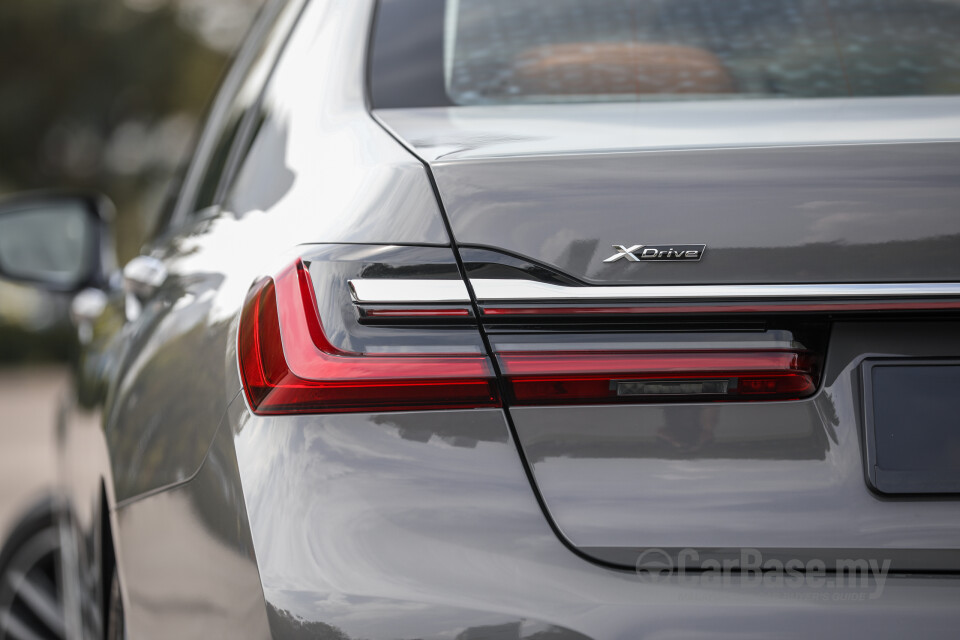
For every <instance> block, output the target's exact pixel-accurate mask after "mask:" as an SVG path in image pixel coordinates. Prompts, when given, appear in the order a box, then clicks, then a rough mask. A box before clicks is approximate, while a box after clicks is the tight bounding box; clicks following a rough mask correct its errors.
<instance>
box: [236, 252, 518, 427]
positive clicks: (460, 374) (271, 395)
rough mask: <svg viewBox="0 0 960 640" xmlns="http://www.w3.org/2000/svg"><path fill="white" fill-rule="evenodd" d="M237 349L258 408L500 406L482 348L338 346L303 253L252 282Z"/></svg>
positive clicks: (298, 410)
mask: <svg viewBox="0 0 960 640" xmlns="http://www.w3.org/2000/svg"><path fill="white" fill-rule="evenodd" d="M238 351H239V359H240V371H241V375H242V377H243V387H244V392H245V393H246V397H247V400H248V401H249V403H250V406H251V408H252V409H253V411H254V412H255V413H259V414H287V413H324V412H358V411H410V410H427V409H461V408H476V407H496V406H500V398H499V394H498V392H497V385H496V380H495V376H494V372H493V368H492V366H491V364H490V361H489V360H488V358H487V357H486V356H484V355H480V354H469V353H468V354H456V353H442V354H422V353H420V354H418V353H383V352H377V353H366V354H361V353H354V352H348V351H343V350H341V349H338V348H337V347H335V346H334V345H333V344H331V342H330V340H329V339H328V337H327V335H326V334H325V333H324V328H323V324H322V323H321V320H320V316H319V313H318V310H317V302H316V299H315V297H314V289H313V285H312V282H311V279H310V275H309V273H307V271H306V269H305V267H304V265H303V263H302V262H301V261H299V260H298V261H297V262H296V263H294V264H293V265H291V266H290V267H288V268H287V269H285V270H284V271H283V272H282V273H280V274H279V275H278V276H277V277H276V278H265V279H263V280H261V281H259V282H258V283H257V284H255V285H254V287H253V288H252V289H251V291H250V293H249V294H248V296H247V300H246V302H245V304H244V308H243V311H242V314H241V318H240V330H239V343H238Z"/></svg>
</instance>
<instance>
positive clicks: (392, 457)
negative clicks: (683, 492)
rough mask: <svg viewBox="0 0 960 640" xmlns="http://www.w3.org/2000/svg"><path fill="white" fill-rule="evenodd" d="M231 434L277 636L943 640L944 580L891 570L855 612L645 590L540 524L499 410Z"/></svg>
mask: <svg viewBox="0 0 960 640" xmlns="http://www.w3.org/2000/svg"><path fill="white" fill-rule="evenodd" d="M233 428H234V429H235V430H236V431H237V433H236V450H237V459H238V465H239V470H240V476H241V479H242V484H243V493H244V496H245V499H246V503H247V511H248V514H249V519H250V527H251V532H252V538H253V543H254V547H255V549H256V554H257V562H258V564H259V566H260V576H261V580H262V583H263V589H264V597H265V599H266V602H267V603H268V606H269V607H271V608H273V609H274V610H276V611H284V612H287V613H286V614H284V615H283V616H282V617H283V618H284V619H285V620H286V621H287V624H275V626H274V627H273V631H274V634H275V635H274V637H276V638H278V639H279V638H287V637H294V636H293V634H292V632H291V631H290V628H289V626H290V625H289V621H290V620H291V619H293V620H295V619H298V618H299V619H301V620H303V621H306V622H311V623H313V624H314V625H315V627H314V628H315V629H317V630H324V631H325V632H326V633H327V634H329V637H337V638H344V637H346V638H369V639H371V640H374V639H377V640H379V639H381V638H382V639H387V638H414V637H416V638H450V639H454V638H461V639H462V638H472V637H497V638H499V637H503V638H527V637H531V636H532V637H558V638H583V637H588V638H597V639H600V638H611V639H612V638H624V639H626V638H664V637H685V638H686V637H731V638H733V637H738V638H739V637H751V636H753V637H777V638H794V637H796V638H809V637H810V636H811V635H819V636H823V637H838V638H839V637H870V638H896V637H899V636H901V635H902V634H904V633H906V634H909V633H911V629H916V628H922V629H923V630H924V634H925V635H926V636H928V637H944V638H946V637H952V634H953V633H954V628H955V624H956V615H957V614H956V610H955V606H954V605H955V602H956V599H957V597H960V585H958V584H957V582H956V581H955V580H944V579H938V578H932V577H927V578H907V577H901V576H890V577H889V578H888V579H887V581H886V583H885V585H884V588H883V589H882V593H881V594H880V595H879V596H878V597H875V598H870V597H869V594H870V593H873V592H874V591H875V587H876V585H875V584H872V583H871V584H870V585H865V586H864V590H863V593H864V597H863V600H858V601H855V602H853V601H850V600H844V599H843V596H842V593H843V590H835V589H832V588H830V587H817V588H814V587H801V588H796V589H793V588H783V589H780V590H779V591H778V590H776V589H772V590H771V589H765V588H762V587H759V586H750V585H748V584H741V583H740V582H739V581H737V580H733V581H732V582H729V583H727V584H726V585H725V586H724V585H721V584H707V583H704V582H698V581H696V580H694V579H693V577H692V576H690V575H688V576H686V578H685V579H681V578H678V577H673V578H668V577H663V578H662V579H661V580H654V581H651V580H649V579H647V578H644V577H643V576H639V575H637V574H636V573H634V572H632V571H615V570H611V569H607V568H603V567H600V566H597V565H595V564H593V563H591V562H589V561H587V560H584V559H582V558H580V557H577V556H576V555H575V554H574V553H572V552H571V551H570V550H569V549H567V548H565V547H564V545H563V544H561V542H560V541H559V540H558V538H557V537H556V536H555V535H554V533H553V531H551V529H550V528H549V526H548V525H547V522H546V521H545V519H544V518H543V515H542V512H541V511H540V509H539V507H538V505H537V502H536V500H535V498H534V495H533V493H532V492H531V490H530V484H529V481H528V479H527V476H526V475H525V473H524V470H523V467H522V466H521V464H520V461H519V459H518V457H517V452H516V446H515V443H514V442H513V439H512V437H511V435H510V431H509V428H508V426H507V424H506V422H505V421H504V417H503V414H502V413H501V412H500V411H498V410H482V411H468V412H447V413H406V414H403V413H395V414H369V415H367V414H353V415H348V416H343V415H341V416H329V415H328V416H303V417H278V418H270V417H258V416H254V415H251V414H249V413H246V412H241V415H239V416H238V420H237V422H236V424H235V425H233ZM275 615H276V614H275ZM500 625H502V627H503V630H502V631H501V632H500V633H502V634H503V635H496V634H492V632H491V630H490V627H491V626H500ZM331 628H334V629H335V630H337V631H339V632H340V633H342V635H334V631H332V630H331ZM545 628H546V629H549V630H550V633H544V635H543V636H535V635H533V634H532V633H529V632H527V631H526V630H527V629H531V630H543V629H545ZM485 633H486V634H488V635H484V634H485ZM551 634H556V635H551ZM317 637H328V636H324V635H323V634H322V633H319V632H318V633H317Z"/></svg>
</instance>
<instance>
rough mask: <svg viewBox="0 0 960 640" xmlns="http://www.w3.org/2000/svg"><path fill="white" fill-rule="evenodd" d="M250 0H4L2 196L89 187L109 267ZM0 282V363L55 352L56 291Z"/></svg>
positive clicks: (257, 0) (158, 188)
mask: <svg viewBox="0 0 960 640" xmlns="http://www.w3.org/2000/svg"><path fill="white" fill-rule="evenodd" d="M261 3H262V0H2V2H0V195H3V194H9V193H13V192H18V191H27V190H34V189H47V188H70V189H82V190H90V191H96V192H100V193H104V194H106V195H107V196H109V197H110V198H111V199H112V200H113V201H114V203H115V204H116V205H117V212H118V215H117V219H116V221H115V225H114V234H115V239H116V245H117V246H116V248H117V253H118V259H119V262H120V264H123V263H124V262H126V261H127V260H129V259H130V258H131V257H133V256H134V255H136V254H137V252H138V250H139V248H140V246H141V245H142V243H143V241H144V240H145V238H146V236H147V234H148V233H149V231H150V230H151V228H152V225H153V223H154V220H155V219H156V216H157V215H158V213H159V209H160V206H161V204H162V202H163V200H164V195H165V194H166V192H167V191H168V189H169V185H170V183H171V180H172V177H173V176H174V173H175V171H176V169H177V167H178V166H179V165H180V164H181V163H182V160H183V158H184V155H185V153H186V151H187V149H188V148H189V145H190V142H191V140H192V138H193V135H194V130H195V128H196V125H197V123H198V122H199V120H200V117H201V116H202V113H203V111H204V109H205V108H206V105H207V103H208V102H209V100H210V99H211V97H212V95H213V92H214V90H215V89H216V86H217V83H218V80H219V78H220V76H221V75H222V73H223V72H224V70H225V67H226V63H227V60H228V57H229V54H230V53H231V52H232V50H233V49H234V48H235V46H236V45H237V44H238V42H239V40H240V39H241V37H242V35H243V33H245V31H246V29H247V28H248V26H249V24H250V22H251V20H252V18H253V16H254V15H255V12H256V10H257V9H258V8H259V6H260V4H261ZM44 297H45V296H43V295H41V294H37V293H33V292H29V291H25V290H24V289H23V288H15V287H13V286H12V285H9V284H3V285H2V286H0V362H3V361H10V360H23V359H32V358H38V357H40V358H45V357H56V356H66V355H68V351H66V350H65V346H64V345H66V344H67V343H69V340H67V339H66V338H65V337H64V335H63V334H64V333H65V332H69V331H71V329H70V328H69V327H67V326H65V324H66V323H65V317H64V315H65V314H64V312H65V310H66V308H67V303H68V301H66V300H53V301H49V300H41V298H44Z"/></svg>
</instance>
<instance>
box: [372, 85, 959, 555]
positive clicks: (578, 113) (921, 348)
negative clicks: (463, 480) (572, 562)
mask: <svg viewBox="0 0 960 640" xmlns="http://www.w3.org/2000/svg"><path fill="white" fill-rule="evenodd" d="M958 107H960V101H958V100H957V99H955V98H922V99H920V98H917V99H914V98H898V99H878V100H841V99H838V100H809V101H764V102H761V101H756V102H748V103H747V102H737V103H734V102H731V103H683V104H662V105H656V104H654V105H650V104H646V105H634V104H629V105H551V106H511V107H482V108H479V107H478V108H466V107H462V108H452V109H442V108H438V109H419V110H395V111H389V110H387V111H378V112H376V115H377V117H379V118H380V119H381V121H382V122H383V123H384V124H385V126H387V127H388V128H390V129H391V130H392V131H393V132H394V134H395V135H396V136H397V137H398V138H399V139H400V140H401V141H403V142H404V143H405V144H407V145H408V146H409V147H410V148H411V149H412V150H413V151H414V152H415V153H417V154H418V155H420V157H421V158H422V159H424V160H425V161H426V162H427V163H428V164H429V166H430V168H431V170H432V173H433V175H434V177H435V180H436V183H437V187H438V191H439V194H440V197H441V200H442V203H443V206H444V208H445V210H446V213H447V216H448V218H449V222H450V225H451V228H452V231H453V234H454V238H455V240H456V242H457V244H458V246H459V248H460V252H461V256H462V258H463V262H464V265H465V267H466V269H467V275H468V277H469V278H470V280H471V284H472V285H473V287H472V288H473V291H474V293H475V296H476V298H478V299H479V308H480V312H481V322H482V326H483V329H484V331H485V333H486V335H487V337H488V340H489V344H490V346H491V349H492V351H493V353H492V354H491V355H493V356H494V357H495V358H496V359H497V363H498V367H499V372H500V376H501V381H502V382H503V384H504V385H505V388H506V389H507V392H506V393H505V395H506V398H507V405H508V406H507V411H508V415H509V417H510V420H511V424H512V426H513V428H514V435H515V437H516V438H517V439H518V442H519V445H520V450H521V452H522V454H523V457H524V459H525V462H526V463H527V465H528V467H529V469H530V472H531V475H532V477H533V479H534V488H535V490H536V491H537V492H538V493H539V494H540V496H541V497H542V499H543V503H544V505H545V509H546V512H547V515H548V517H549V518H550V519H551V520H552V522H553V523H554V524H555V526H556V529H557V532H558V534H559V535H560V536H561V538H562V539H564V540H565V541H566V542H568V543H569V544H570V545H572V546H573V547H575V548H577V549H578V550H579V551H580V552H581V553H584V554H587V555H588V556H590V557H592V558H594V559H596V560H599V561H602V562H606V563H610V564H613V565H617V566H622V567H633V566H638V567H641V568H643V567H646V566H648V565H649V567H651V568H653V569H660V568H664V567H668V568H669V567H672V568H678V566H681V563H683V566H684V567H685V568H687V569H694V570H702V569H704V568H709V567H712V566H714V565H711V564H710V563H711V562H719V563H725V562H733V563H734V565H733V566H741V567H743V566H744V565H743V563H744V562H747V561H748V560H749V562H753V563H757V562H759V563H760V565H762V566H763V567H765V568H771V567H772V568H776V567H778V566H779V567H780V568H781V569H782V568H783V567H784V566H785V565H786V566H788V567H789V565H787V563H790V562H793V567H794V569H799V570H800V571H804V570H811V571H820V570H821V566H822V567H824V568H825V569H826V570H827V571H832V570H837V571H842V570H843V567H845V566H848V564H846V563H849V562H853V563H855V564H856V565H857V566H867V567H874V566H875V567H878V568H883V567H885V569H884V570H894V571H957V570H960V549H958V546H960V545H958V544H957V540H960V502H958V501H957V500H955V499H953V498H950V497H947V498H945V497H944V496H932V495H926V496H924V495H920V496H917V495H914V496H881V495H879V494H878V492H877V491H876V490H875V489H872V488H871V486H870V483H869V482H868V480H867V475H868V474H867V467H866V466H865V464H866V463H865V454H864V446H865V444H864V443H865V435H864V434H865V429H866V428H867V424H866V418H865V414H866V412H865V406H864V397H865V394H864V389H865V385H866V384H868V382H865V379H864V371H865V370H866V369H865V368H864V367H865V363H867V362H872V361H876V360H877V359H881V360H883V359H901V360H900V361H906V360H908V359H935V358H943V357H951V358H955V359H957V360H960V337H958V336H960V315H958V309H960V302H958V301H960V296H958V295H957V294H958V289H957V287H956V285H955V284H954V283H956V282H958V281H960V215H957V214H958V207H960V204H958V203H960V121H958V119H957V118H956V117H955V115H954V114H955V113H957V109H958ZM616 245H620V246H621V247H622V248H621V249H617V248H615V246H616ZM635 245H643V247H641V248H635ZM683 245H705V247H706V248H705V250H704V252H703V254H702V256H697V257H698V258H699V259H692V258H693V256H692V257H691V259H689V260H687V259H672V260H663V261H651V260H644V259H638V260H636V261H633V260H631V259H630V258H629V257H628V256H626V255H625V254H626V253H634V255H636V254H638V253H639V254H642V249H643V248H648V247H651V246H653V247H657V248H658V251H660V250H664V251H669V249H671V248H672V249H677V248H678V247H681V246H683ZM687 250H695V249H693V248H691V247H683V251H684V252H685V251H687ZM618 255H622V256H623V257H619V258H617V259H615V260H610V258H614V257H616V256H618ZM666 257H673V258H676V251H675V252H674V254H673V255H672V256H670V255H669V254H668V255H667V256H666ZM531 283H532V284H531ZM897 283H901V286H900V288H899V289H890V288H889V287H891V286H895V285H897ZM918 283H919V284H923V283H927V284H929V283H941V284H943V286H945V287H948V288H949V287H953V288H952V294H951V295H952V297H950V298H949V299H948V300H945V301H944V299H940V298H938V299H937V300H936V301H934V302H932V303H930V298H929V296H933V295H935V290H936V287H935V286H932V285H931V286H928V288H927V290H926V293H923V294H917V293H916V292H917V291H919V289H916V287H915V285H917V284H918ZM812 284H819V285H825V287H821V288H816V287H814V288H810V287H809V285H812ZM843 284H853V285H863V284H872V285H875V286H877V287H880V288H879V289H873V290H870V291H879V292H880V294H878V295H880V296H881V297H882V296H886V295H888V294H891V292H893V294H895V295H894V296H893V298H894V300H896V301H900V300H913V301H911V302H908V303H905V304H901V303H900V302H896V303H895V304H893V305H887V306H883V305H877V304H876V303H875V300H874V298H873V297H871V296H867V297H866V298H864V297H863V296H861V297H858V298H857V300H856V302H855V304H850V299H849V297H844V296H846V295H847V293H844V292H848V290H846V289H842V288H838V285H843ZM744 285H756V286H754V287H753V288H752V289H749V290H750V291H751V292H752V293H750V295H749V296H747V297H748V298H749V297H751V296H753V298H751V301H750V302H749V304H746V303H743V304H741V303H740V302H737V303H736V304H730V303H729V302H728V301H729V300H730V297H729V294H730V292H731V291H733V292H739V293H741V294H742V293H743V292H744V291H747V290H748V289H744V288H743V286H744ZM768 285H769V286H773V285H785V286H784V287H782V288H775V289H770V288H764V287H766V286H768ZM800 285H803V286H806V287H807V288H803V287H800ZM738 287H740V288H738ZM831 287H832V288H831ZM883 287H888V288H887V289H883ZM824 291H826V292H834V293H836V292H839V293H841V294H842V295H841V296H840V297H841V298H842V299H843V300H844V302H843V304H841V305H840V306H836V305H834V306H831V304H833V303H832V302H830V301H827V302H823V300H820V298H818V296H821V295H822V294H823V292H824ZM517 292H519V293H517ZM657 292H663V293H661V294H658V293H657ZM757 292H760V293H759V294H758V293H757ZM911 292H913V294H911ZM541 294H542V296H541ZM658 295H659V296H660V298H662V300H660V298H657V296H658ZM756 295H760V296H761V297H762V296H766V295H770V296H771V298H770V299H771V300H773V301H774V302H773V303H771V304H772V306H764V304H766V302H765V301H761V303H757V302H756V299H755V298H756ZM918 295H919V296H920V297H921V298H922V297H923V296H928V297H927V298H926V299H925V300H926V302H924V304H925V305H926V306H924V305H923V304H916V303H915V301H916V298H917V296H918ZM524 296H528V297H526V298H525V297H524ZM649 296H653V298H654V299H653V302H651V299H650V298H649ZM811 298H813V299H817V300H818V302H816V304H813V303H811V302H810V299H811ZM718 300H720V302H718ZM864 300H866V302H864ZM661 302H662V304H661ZM884 304H886V302H884ZM545 305H546V307H545ZM551 305H552V307H553V308H550V307H551ZM658 305H659V306H658ZM711 305H714V306H711ZM716 305H719V306H716ZM844 305H846V306H844ZM769 353H776V354H780V355H783V354H794V355H796V356H797V359H796V360H795V361H793V362H794V364H791V365H789V367H792V368H791V369H790V371H789V373H790V374H791V375H800V376H809V379H810V380H812V381H813V383H812V384H813V386H812V387H810V388H809V389H808V390H807V391H804V392H803V393H797V394H795V395H793V396H791V395H790V394H781V395H779V396H778V395H773V396H771V397H770V401H760V402H758V401H749V399H746V401H744V400H745V399H744V398H743V397H742V396H741V397H733V396H728V397H719V396H718V395H716V394H717V393H718V392H717V389H720V388H721V387H722V388H723V389H727V388H728V387H729V388H730V389H734V390H739V391H742V390H744V389H745V388H746V383H747V382H749V379H748V378H749V376H748V374H746V373H744V372H743V371H740V372H736V371H732V370H730V369H723V368H722V366H721V368H719V369H716V368H714V369H708V370H706V373H702V375H694V374H691V373H690V372H689V371H686V372H684V371H683V370H682V369H681V370H680V373H677V369H676V367H674V368H673V369H670V368H669V366H664V368H662V369H661V370H655V371H654V372H653V373H652V374H650V375H648V376H647V377H646V378H643V375H641V374H640V373H637V371H639V369H641V368H642V367H643V366H644V363H649V362H654V361H656V362H660V361H669V360H670V359H671V358H673V359H674V360H682V359H686V360H687V361H688V362H689V361H693V362H695V364H693V365H689V364H687V365H684V366H687V367H688V368H696V367H697V366H703V365H702V364H701V365H698V364H696V362H698V358H701V356H703V358H702V361H709V359H710V358H716V356H717V355H718V354H721V355H723V357H727V356H729V355H730V354H733V355H734V356H735V357H737V358H740V357H741V356H743V357H742V358H741V360H744V361H746V360H748V359H749V357H753V356H756V355H757V354H769ZM544 354H546V355H544ZM804 359H807V360H806V361H807V362H812V363H814V364H810V365H809V366H806V368H804V367H802V366H800V365H797V364H796V363H797V362H800V361H802V360H804ZM626 361H629V362H630V364H629V365H624V364H623V363H624V362H626ZM531 362H533V363H534V364H533V365H531V364H530V363H531ZM538 363H539V364H543V366H545V367H552V369H551V371H550V372H549V373H550V375H547V374H546V373H544V374H543V375H539V376H537V375H534V376H532V377H531V376H530V375H527V378H526V379H525V383H526V384H527V387H526V388H527V389H528V390H529V393H530V395H529V396H526V397H524V396H522V395H521V394H520V393H519V392H518V391H517V390H516V389H517V387H516V384H517V380H518V379H521V378H522V377H523V375H526V374H529V372H530V371H531V370H534V373H543V372H538V371H535V367H536V366H539V365H538ZM544 363H545V364H544ZM578 366H583V367H584V369H583V371H582V372H579V373H578V372H577V370H576V368H577V367H578ZM657 366H660V365H657ZM718 366H719V365H718ZM512 367H517V369H516V371H521V369H522V367H527V369H526V370H525V371H526V374H524V373H523V371H521V373H519V374H517V378H516V379H515V378H513V377H512V376H513V373H514V369H512ZM604 367H607V369H606V371H608V372H609V376H607V378H609V379H607V378H603V376H602V375H600V374H599V373H598V372H603V371H605V369H604ZM630 367H633V369H631V368H630ZM544 371H546V369H544ZM557 372H560V374H562V375H555V374H557ZM694 373H696V372H694ZM769 373H770V372H769V371H768V372H764V374H769ZM774 373H776V374H779V373H782V372H774ZM598 377H599V378H602V379H601V380H600V384H599V385H598V384H596V383H597V378H598ZM678 377H679V378H680V381H679V382H678V381H677V378H678ZM608 382H609V387H606V386H604V385H606V384H607V383H608ZM578 385H579V386H578ZM590 385H593V386H590ZM671 385H672V386H671ZM717 385H720V386H717ZM607 388H609V389H610V390H611V392H610V395H608V396H606V397H604V396H603V393H604V392H605V389H607ZM511 389H513V391H511ZM579 389H588V391H587V392H584V396H583V397H584V398H585V399H584V400H583V401H582V402H578V401H577V400H578V398H579V397H580V396H577V393H579V392H580V391H578V390H579ZM590 389H592V391H590ZM614 389H616V391H615V392H614V391H613V390H614ZM623 389H626V390H627V394H631V393H634V394H637V393H639V394H642V393H644V391H643V390H644V389H654V390H655V391H654V392H653V393H654V396H655V397H652V398H644V397H640V396H637V395H634V396H630V397H626V398H624V397H614V396H619V395H620V393H621V390H623ZM691 389H694V390H695V391H690V390H691ZM637 390H640V391H637ZM677 390H680V392H682V393H690V394H693V396H695V395H696V394H697V393H705V394H706V395H707V396H708V397H704V398H702V399H699V400H698V399H697V398H696V397H692V396H683V395H672V396H671V395H670V394H672V393H674V392H676V391H677ZM590 393H593V394H595V395H593V396H591V395H590ZM710 393H714V394H715V395H714V396H712V397H709V394H710ZM538 394H539V395H538ZM551 394H555V397H556V402H553V403H551V401H549V397H550V395H551ZM596 394H599V395H596ZM656 394H660V395H656ZM530 397H535V398H537V400H536V401H535V402H532V401H530ZM545 397H546V398H548V400H544V398H545ZM551 405H552V406H551ZM957 469H960V464H958V465H957ZM737 563H740V564H739V565H738V564H737ZM770 563H772V564H770ZM778 563H779V565H778ZM797 563H799V564H797ZM724 566H725V565H724Z"/></svg>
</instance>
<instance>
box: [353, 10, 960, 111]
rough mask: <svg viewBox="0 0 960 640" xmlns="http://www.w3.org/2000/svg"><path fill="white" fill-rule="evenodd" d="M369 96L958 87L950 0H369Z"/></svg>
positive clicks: (383, 101)
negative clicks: (374, 7)
mask: <svg viewBox="0 0 960 640" xmlns="http://www.w3.org/2000/svg"><path fill="white" fill-rule="evenodd" d="M370 76H371V77H370V84H371V94H372V100H373V106H374V107H376V108H390V107H423V106H450V105H477V104H510V103H546V102H610V101H648V100H704V99H722V98H738V99H742V98H778V97H783V98H825V97H841V96H917V95H944V94H957V93H960V0H380V5H379V8H378V12H377V21H376V24H375V26H374V35H373V50H372V53H371V58H370Z"/></svg>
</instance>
